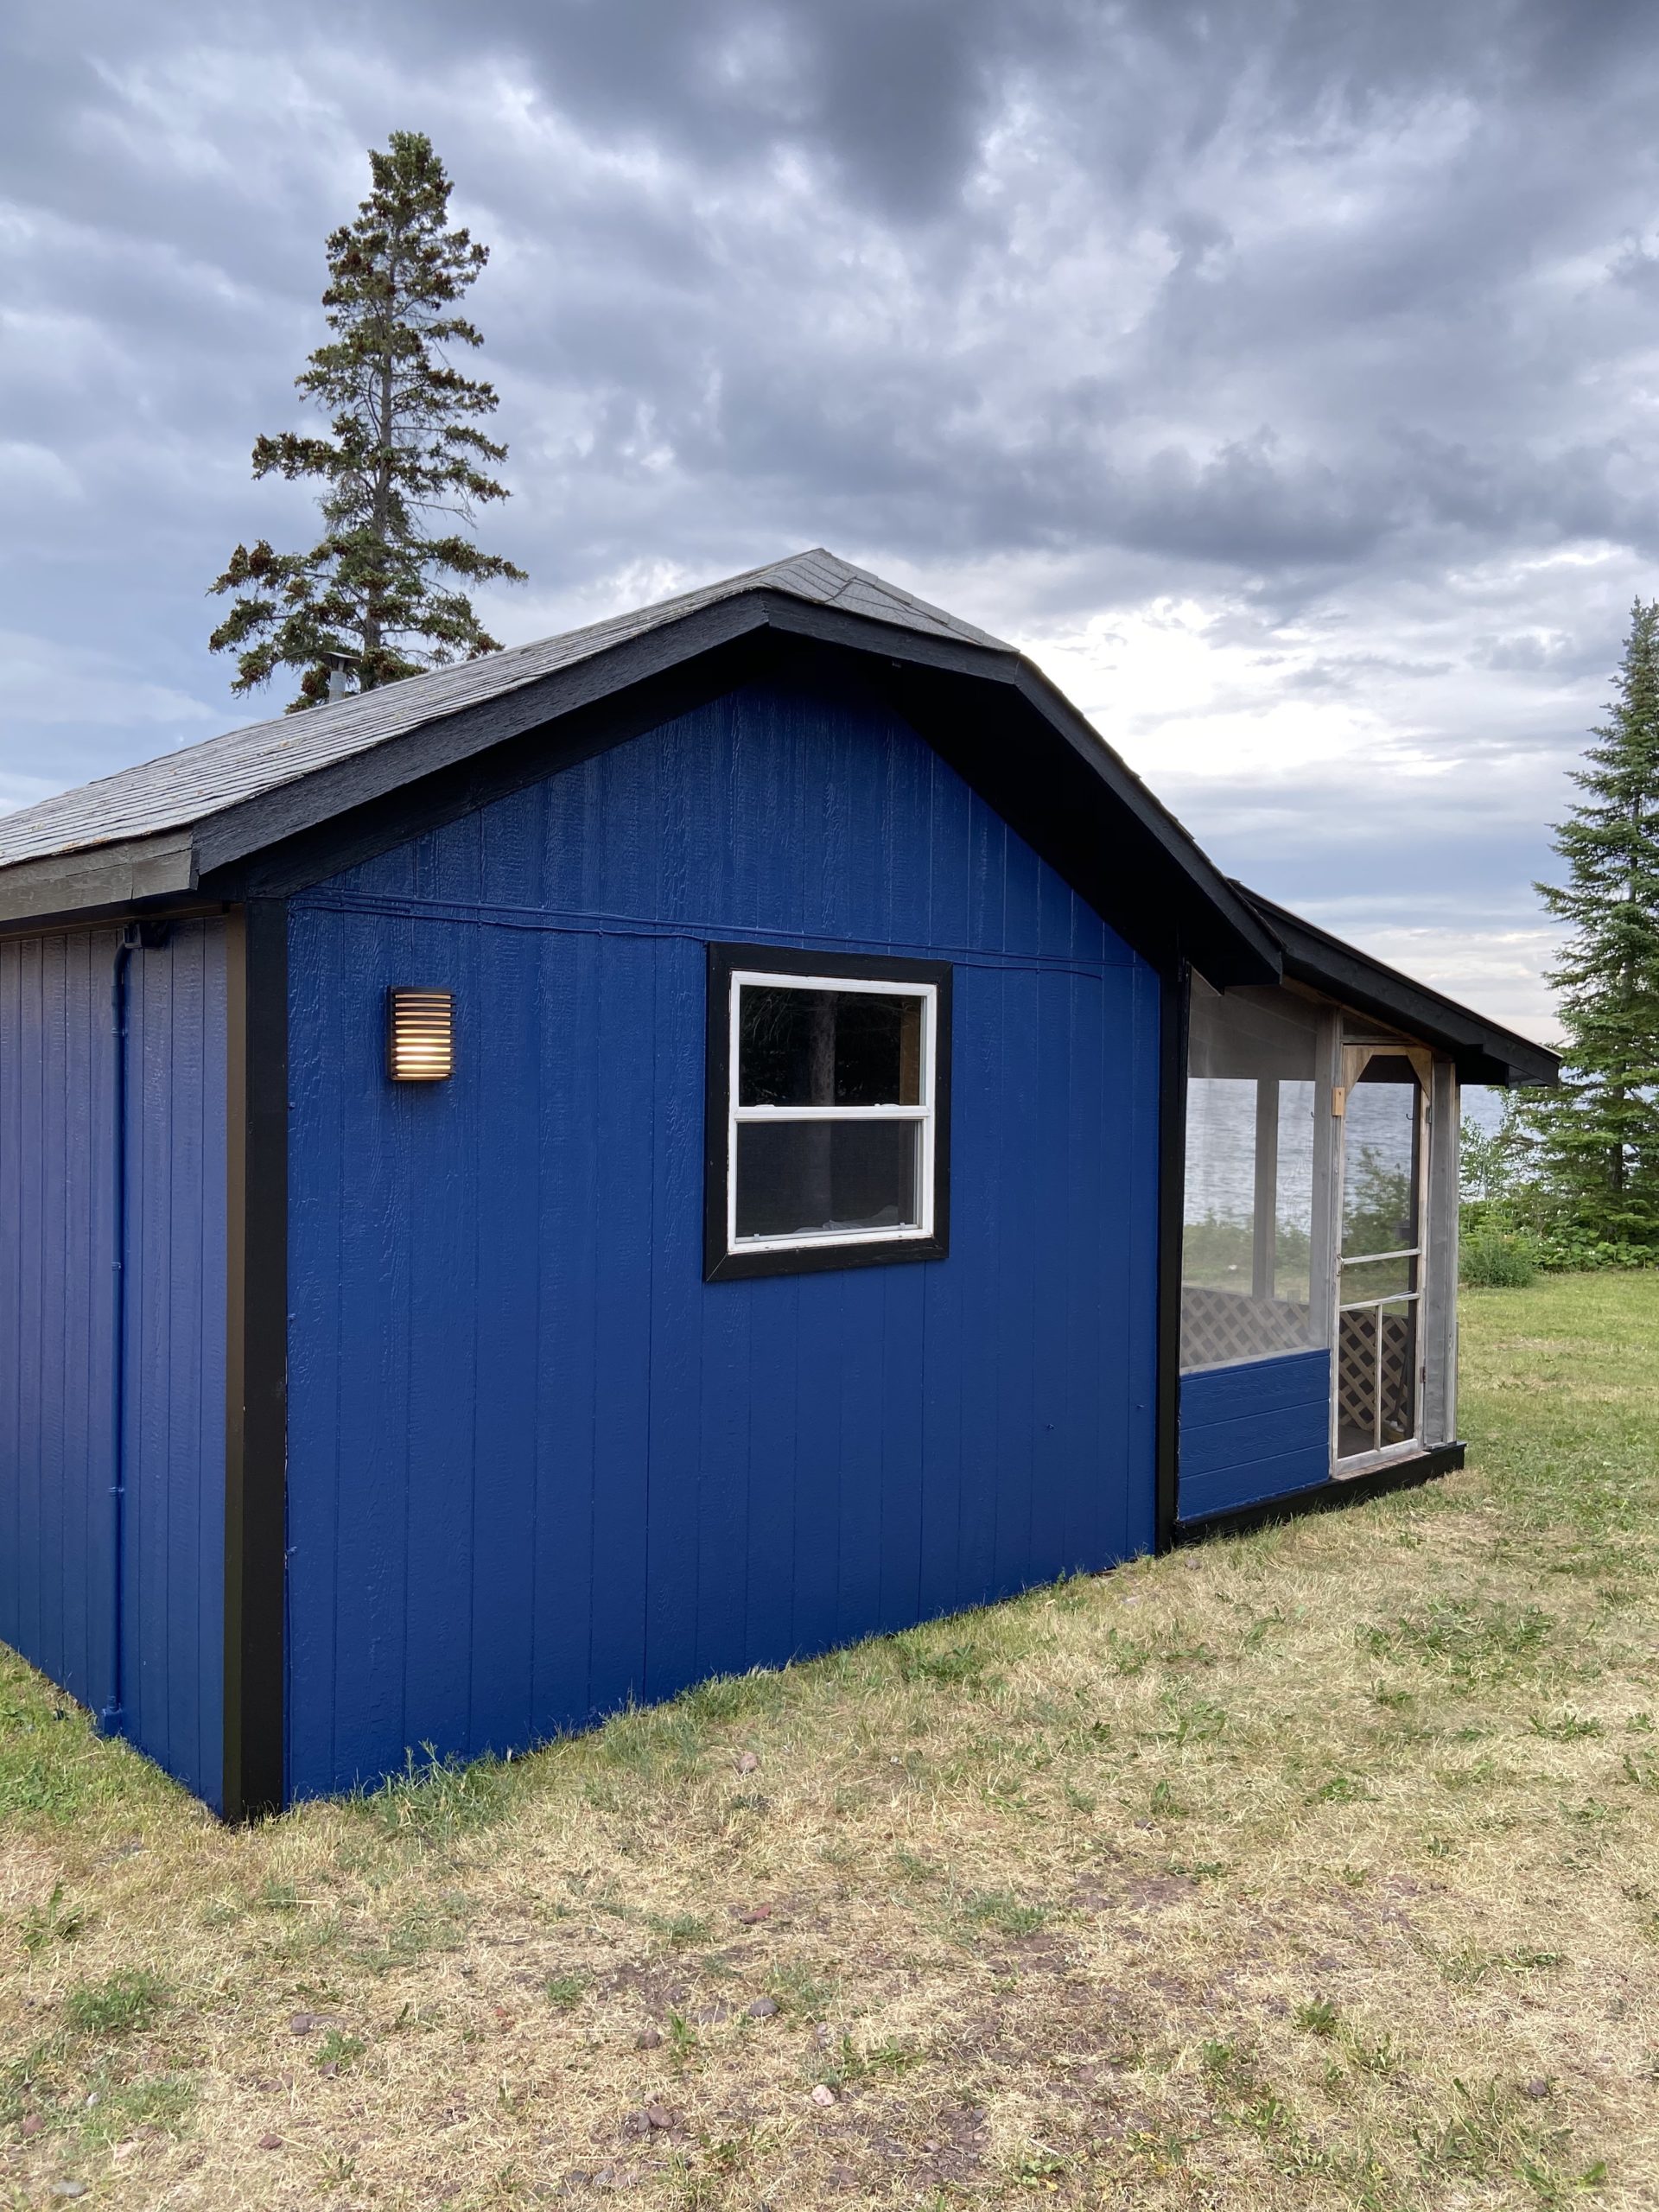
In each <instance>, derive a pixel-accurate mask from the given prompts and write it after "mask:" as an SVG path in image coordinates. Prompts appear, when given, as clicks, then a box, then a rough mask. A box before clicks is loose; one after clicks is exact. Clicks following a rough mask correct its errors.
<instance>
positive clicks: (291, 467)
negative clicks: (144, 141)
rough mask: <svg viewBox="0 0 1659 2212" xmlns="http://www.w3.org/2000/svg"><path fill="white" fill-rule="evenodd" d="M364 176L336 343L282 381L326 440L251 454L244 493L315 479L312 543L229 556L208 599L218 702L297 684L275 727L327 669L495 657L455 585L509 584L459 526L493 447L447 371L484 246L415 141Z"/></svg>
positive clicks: (338, 234)
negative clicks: (286, 681) (303, 548)
mask: <svg viewBox="0 0 1659 2212" xmlns="http://www.w3.org/2000/svg"><path fill="white" fill-rule="evenodd" d="M369 164H370V168H371V171H372V181H373V189H372V192H371V193H370V194H369V196H368V198H367V199H366V200H364V201H363V202H362V204H361V206H360V207H359V210H358V213H357V218H356V219H355V221H353V222H351V223H348V224H346V225H344V226H342V227H341V228H340V229H339V230H337V231H335V232H334V234H333V236H332V237H331V238H329V240H328V243H327V255H328V288H327V290H326V291H325V292H324V294H323V296H322V303H323V305H324V307H325V308H327V321H328V326H329V328H330V329H331V330H332V331H333V332H334V337H333V339H332V340H330V341H329V343H328V344H327V345H324V346H319V347H318V348H317V350H316V352H315V353H313V354H312V356H311V359H310V364H309V365H308V367H307V368H306V370H305V371H304V372H303V373H302V375H301V376H299V377H298V378H296V379H295V381H296V386H297V388H298V390H299V391H302V392H303V393H304V395H305V396H306V397H307V398H308V399H311V400H314V401H315V403H316V404H317V405H318V406H319V407H321V408H323V409H324V410H327V412H328V414H329V416H330V421H329V433H330V435H328V436H327V437H304V436H302V435H298V434H297V433H296V432H294V431H292V430H284V431H283V432H282V433H281V435H278V436H277V437H274V438H270V437H261V438H260V439H259V440H258V441H257V443H256V444H255V446H254V448H253V473H254V475H255V476H256V478H257V477H262V476H270V475H278V476H285V477H287V478H289V480H294V479H296V478H308V477H309V478H316V479H318V480H320V482H321V486H323V488H322V490H321V493H320V495H319V505H321V510H322V522H323V534H322V536H321V538H320V539H319V540H318V542H317V543H316V544H315V545H314V546H313V547H312V548H311V549H310V550H309V551H308V552H304V553H277V552H276V551H274V550H272V548H271V547H270V544H269V543H267V542H266V540H265V539H264V538H261V539H260V540H259V542H258V543H257V545H255V546H253V547H252V548H251V550H250V549H249V548H248V547H247V546H245V545H238V547H237V549H236V550H235V552H234V553H233V554H232V556H231V558H230V561H229V563H228V564H227V565H226V569H225V573H224V575H221V576H220V577H219V580H218V582H216V583H214V584H213V587H212V589H213V591H214V592H216V593H226V592H233V593H235V594H237V595H236V597H235V598H234V599H233V601H232V605H231V610H230V613H228V614H227V615H226V618H225V620H224V621H223V622H221V623H220V624H219V627H218V628H217V629H216V630H215V631H214V632H213V636H212V637H211V638H210V639H209V640H208V643H209V645H210V646H211V647H212V649H213V652H234V653H236V654H237V656H238V659H237V676H236V681H235V683H234V684H233V685H232V690H237V691H247V690H251V689H252V688H253V687H254V686H255V685H257V684H261V683H266V682H268V681H269V679H270V677H272V676H273V675H274V674H275V672H276V671H277V669H279V668H293V669H297V670H299V671H301V682H300V690H299V696H298V697H297V698H296V699H295V700H294V701H293V702H292V703H291V705H290V708H289V712H290V713H291V712H293V711H294V710H295V709H298V708H301V707H308V706H312V705H314V704H315V702H317V701H319V700H321V699H325V698H327V696H328V690H329V671H330V669H331V668H335V669H340V670H341V671H344V672H345V673H346V675H347V676H348V677H353V678H355V681H356V683H357V684H358V686H359V689H360V690H372V689H373V688H374V687H375V686H376V685H378V684H381V683H395V682H396V681H397V678H398V677H403V676H412V675H415V674H416V673H417V672H418V671H420V670H421V669H423V668H433V667H441V666H442V665H444V664H446V663H448V662H450V661H454V660H471V659H474V658H476V657H477V656H478V655H479V654H480V653H487V652H496V651H497V650H498V646H497V643H496V640H495V639H493V638H492V637H491V636H490V635H489V634H488V632H486V630H485V629H484V627H483V625H482V624H481V623H480V620H479V619H478V616H477V614H476V613H475V612H474V607H473V603H472V601H471V600H470V599H469V598H467V595H466V594H465V592H464V591H462V590H461V589H459V588H456V583H457V582H464V583H472V584H476V583H483V582H493V581H494V580H495V579H497V578H505V579H509V580H511V581H512V582H523V581H524V571H523V569H517V568H515V567H514V566H513V564H512V562H511V561H508V560H505V559H503V558H502V557H501V556H500V555H499V554H495V553H482V552H480V550H479V549H478V547H477V546H476V545H475V544H474V543H473V540H472V539H471V537H468V536H467V535H465V534H464V531H462V530H461V529H459V528H457V527H456V525H457V524H471V523H472V521H473V519H474V509H475V508H476V507H477V506H479V505H486V504H487V503H488V502H490V501H492V500H495V499H505V498H506V497H507V493H506V489H505V486H503V485H501V484H500V483H499V482H498V481H497V480H496V479H495V478H494V477H493V476H492V475H490V474H487V473H486V472H487V470H488V469H489V467H491V466H493V465H494V464H496V463H499V462H500V461H505V459H506V453H507V449H506V448H505V446H504V445H498V444H497V443H495V442H494V441H493V439H490V438H488V437H486V435H485V434H484V432H483V431H482V430H481V429H480V428H479V427H478V426H479V424H480V421H481V420H482V419H483V418H484V417H485V416H489V415H493V413H494V412H495V409H496V405H497V400H496V395H495V392H494V390H493V387H492V386H491V385H488V384H486V383H484V382H483V381H482V380H481V379H479V378H472V377H466V376H463V375H461V372H459V370H457V369H455V368H454V367H453V366H452V365H450V362H449V359H448V352H449V349H450V348H452V347H455V346H470V347H473V348H476V347H478V346H481V345H482V344H483V342H484V341H483V340H482V338H481V337H480V334H479V333H478V331H477V330H476V329H475V328H474V326H473V325H472V323H470V322H469V321H467V319H466V317H465V316H464V315H459V314H457V313H456V312H455V311H454V309H455V302H457V301H458V300H459V299H460V298H461V295H462V294H463V293H464V292H465V291H466V290H467V289H468V287H469V286H470V285H471V284H472V283H474V279H475V278H476V277H477V276H478V274H479V271H480V270H481V269H482V268H483V267H484V264H485V263H486V261H487V260H488V259H489V249H488V247H487V246H484V245H479V244H478V243H477V242H476V241H475V240H474V238H471V237H469V235H468V234H467V232H466V231H464V230H459V229H455V230H452V229H450V228H449V226H448V224H449V179H448V175H446V174H445V171H444V167H443V163H442V162H441V161H440V160H439V159H438V156H436V154H435V153H434V152H433V150H432V143H431V141H430V139H429V138H427V137H423V135H422V134H421V133H420V132H418V131H414V130H395V131H393V133H392V135H391V143H390V144H389V146H388V147H387V149H386V151H385V153H375V152H371V154H370V156H369ZM452 580H453V581H452Z"/></svg>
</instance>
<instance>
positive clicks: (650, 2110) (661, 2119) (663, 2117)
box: [645, 2105, 674, 2128]
mask: <svg viewBox="0 0 1659 2212" xmlns="http://www.w3.org/2000/svg"><path fill="white" fill-rule="evenodd" d="M645 2118H646V2119H647V2120H649V2121H650V2122H651V2124H652V2126H653V2127H658V2128H661V2127H672V2126H673V2125H674V2115H673V2113H671V2112H670V2110H669V2109H668V2107H667V2106H666V2105H647V2106H646V2107H645Z"/></svg>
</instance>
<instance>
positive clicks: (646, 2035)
mask: <svg viewBox="0 0 1659 2212" xmlns="http://www.w3.org/2000/svg"><path fill="white" fill-rule="evenodd" d="M633 2047H634V2049H635V2050H661V2049H662V2047H663V2039H662V2037H661V2036H660V2035H659V2034H658V2032H657V2031H656V2029H655V2028H641V2029H640V2031H639V2034H638V2035H637V2036H635V2037H634V2039H633Z"/></svg>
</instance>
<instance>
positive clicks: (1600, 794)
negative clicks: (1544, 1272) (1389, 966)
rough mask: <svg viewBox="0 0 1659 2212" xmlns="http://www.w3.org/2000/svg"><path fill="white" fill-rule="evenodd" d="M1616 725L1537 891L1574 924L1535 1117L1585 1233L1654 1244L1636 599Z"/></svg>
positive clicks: (1655, 1134)
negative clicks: (1556, 1084) (1545, 1087)
mask: <svg viewBox="0 0 1659 2212" xmlns="http://www.w3.org/2000/svg"><path fill="white" fill-rule="evenodd" d="M1608 715H1609V717H1610V719H1609V720H1608V721H1606V722H1605V723H1604V724H1602V725H1601V727H1600V728H1597V729H1596V730H1594V731H1593V732H1592V736H1593V738H1594V740H1595V742H1594V743H1593V744H1592V745H1591V746H1590V747H1588V748H1587V750H1586V756H1585V759H1586V765H1585V766H1584V767H1583V768H1581V769H1580V770H1578V771H1576V772H1574V775H1573V782H1574V783H1575V784H1576V785H1578V787H1579V789H1580V792H1581V793H1582V794H1583V796H1582V797H1581V798H1579V799H1578V800H1577V801H1575V802H1574V804H1573V808H1572V811H1571V813H1570V814H1569V815H1568V817H1567V820H1566V821H1565V822H1562V823H1560V824H1559V825H1558V826H1557V828H1556V830H1555V834H1554V849H1555V851H1556V852H1557V853H1558V854H1559V855H1560V858H1561V859H1562V860H1563V861H1565V862H1566V864H1567V880H1566V882H1565V884H1564V885H1563V886H1561V887H1559V888H1557V887H1554V886H1551V885H1548V884H1539V885H1538V886H1537V889H1538V891H1539V892H1540V893H1541V896H1542V898H1543V899H1544V902H1545V904H1546V905H1547V906H1548V908H1549V910H1550V912H1552V913H1554V914H1555V915H1557V916H1558V917H1559V918H1560V919H1561V920H1563V921H1565V922H1567V923H1569V924H1570V925H1571V927H1572V935H1571V937H1570V938H1569V939H1568V941H1567V950H1566V954H1565V957H1563V959H1562V960H1561V962H1560V965H1559V966H1558V967H1557V969H1555V971H1554V974H1553V975H1552V976H1551V977H1550V981H1551V982H1553V983H1554V985H1555V987H1556V988H1557V990H1558V992H1559V993H1560V1013H1561V1020H1562V1026H1563V1027H1564V1029H1565V1031H1566V1050H1565V1062H1566V1064H1565V1066H1564V1068H1563V1071H1562V1084H1561V1088H1560V1091H1559V1092H1558V1093H1556V1094H1554V1096H1550V1095H1549V1094H1548V1093H1546V1094H1544V1096H1542V1097H1541V1099H1540V1100H1539V1101H1538V1102H1537V1103H1536V1104H1535V1106H1534V1107H1533V1108H1532V1109H1531V1112H1530V1113H1529V1116H1528V1117H1527V1118H1528V1119H1529V1121H1530V1122H1532V1125H1533V1127H1532V1131H1531V1135H1533V1137H1534V1140H1535V1144H1536V1146H1537V1148H1538V1153H1539V1154H1540V1155H1541V1159H1540V1165H1541V1166H1542V1168H1543V1171H1544V1176H1545V1180H1546V1183H1547V1185H1548V1186H1550V1187H1551V1188H1552V1189H1553V1192H1554V1194H1555V1196H1556V1197H1557V1198H1558V1199H1559V1201H1560V1204H1561V1205H1562V1207H1563V1210H1564V1211H1566V1213H1567V1216H1568V1217H1569V1218H1570V1219H1571V1220H1572V1221H1573V1224H1574V1225H1575V1226H1576V1227H1577V1229H1578V1230H1580V1233H1581V1234H1586V1235H1588V1236H1593V1237H1595V1238H1597V1239H1599V1240H1600V1241H1602V1242H1605V1243H1612V1244H1629V1245H1636V1246H1645V1247H1649V1248H1653V1247H1659V603H1655V604H1651V605H1645V606H1644V605H1643V602H1642V601H1640V600H1638V601H1637V602H1636V605H1635V607H1634V608H1633V609H1632V611H1631V615H1630V635H1629V637H1628V638H1627V639H1626V640H1625V645H1624V661H1623V664H1622V665H1621V667H1620V669H1619V672H1618V677H1617V679H1616V683H1615V692H1614V697H1613V699H1612V701H1611V704H1610V706H1609V708H1608Z"/></svg>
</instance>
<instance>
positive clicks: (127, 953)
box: [98, 922, 140, 1736]
mask: <svg viewBox="0 0 1659 2212" xmlns="http://www.w3.org/2000/svg"><path fill="white" fill-rule="evenodd" d="M139 942H140V939H139V933H138V925H137V923H136V922H129V923H128V924H127V926H126V927H125V929H124V930H123V931H122V932H121V942H120V944H118V945H117V947H116V949H115V966H114V969H113V971H112V973H111V979H110V1016H111V1029H112V1033H113V1039H114V1051H113V1058H114V1065H115V1110H114V1115H113V1116H112V1118H113V1122H114V1127H115V1159H114V1163H113V1173H112V1175H111V1185H112V1200H111V1203H112V1206H113V1211H114V1219H113V1223H112V1225H111V1244H112V1246H113V1249H114V1257H113V1262H112V1265H111V1298H110V1305H111V1315H110V1459H111V1469H110V1694H109V1697H108V1699H107V1700H106V1701H105V1707H104V1710H103V1711H102V1712H101V1713H99V1716H98V1727H99V1734H100V1735H105V1736H120V1735H124V1733H125V1732H126V1718H127V1716H126V1710H125V1696H124V1692H125V1683H124V1680H123V1668H122V1657H123V1654H122V1645H123V1643H124V1636H125V1627H126V1624H125V1621H124V1618H123V1614H124V1605H125V1596H126V1578H125V1575H124V1573H123V1566H124V1559H123V1554H124V1552H125V1549H126V1519H127V970H128V969H129V967H130V965H131V962H132V956H133V954H134V953H135V952H136V951H137V949H138V945H139Z"/></svg>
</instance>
